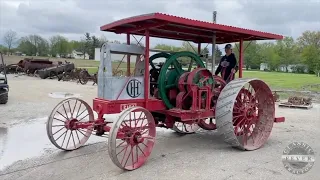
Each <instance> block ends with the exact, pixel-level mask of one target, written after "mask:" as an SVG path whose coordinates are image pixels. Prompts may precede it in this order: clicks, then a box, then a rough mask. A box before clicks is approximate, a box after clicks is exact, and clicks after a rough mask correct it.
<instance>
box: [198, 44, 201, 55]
mask: <svg viewBox="0 0 320 180" xmlns="http://www.w3.org/2000/svg"><path fill="white" fill-rule="evenodd" d="M198 55H199V56H200V55H201V43H198Z"/></svg>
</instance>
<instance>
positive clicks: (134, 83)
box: [127, 79, 142, 98]
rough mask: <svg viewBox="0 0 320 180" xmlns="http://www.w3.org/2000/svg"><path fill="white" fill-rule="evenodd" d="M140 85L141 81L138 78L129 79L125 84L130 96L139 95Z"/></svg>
mask: <svg viewBox="0 0 320 180" xmlns="http://www.w3.org/2000/svg"><path fill="white" fill-rule="evenodd" d="M141 86H142V83H141V82H140V81H139V80H137V79H131V80H130V81H129V82H128V84H127V94H128V95H129V96H130V97H132V98H136V97H139V96H140V94H141V88H142V87H141Z"/></svg>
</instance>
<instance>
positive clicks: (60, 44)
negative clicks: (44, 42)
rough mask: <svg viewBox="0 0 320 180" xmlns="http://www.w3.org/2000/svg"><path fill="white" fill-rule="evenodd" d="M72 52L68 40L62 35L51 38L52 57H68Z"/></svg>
mask: <svg viewBox="0 0 320 180" xmlns="http://www.w3.org/2000/svg"><path fill="white" fill-rule="evenodd" d="M71 50H72V49H71V45H70V44H69V41H68V39H67V38H65V37H63V36H60V35H57V36H52V37H51V38H50V53H51V55H52V56H54V57H55V56H56V55H59V56H60V57H66V56H67V54H69V53H71Z"/></svg>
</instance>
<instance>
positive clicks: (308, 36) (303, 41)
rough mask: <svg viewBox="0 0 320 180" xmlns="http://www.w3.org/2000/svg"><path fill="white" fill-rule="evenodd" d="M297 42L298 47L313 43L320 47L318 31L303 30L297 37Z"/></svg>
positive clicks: (319, 33) (319, 32)
mask: <svg viewBox="0 0 320 180" xmlns="http://www.w3.org/2000/svg"><path fill="white" fill-rule="evenodd" d="M298 44H299V47H300V48H303V47H305V46H308V45H314V46H316V47H318V48H320V31H305V32H303V33H302V35H301V36H300V37H299V38H298Z"/></svg>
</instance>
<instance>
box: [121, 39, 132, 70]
mask: <svg viewBox="0 0 320 180" xmlns="http://www.w3.org/2000/svg"><path fill="white" fill-rule="evenodd" d="M127 44H128V45H130V34H129V33H127ZM119 65H120V64H119ZM130 66H131V64H130V54H127V76H130V74H131V67H130Z"/></svg>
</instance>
